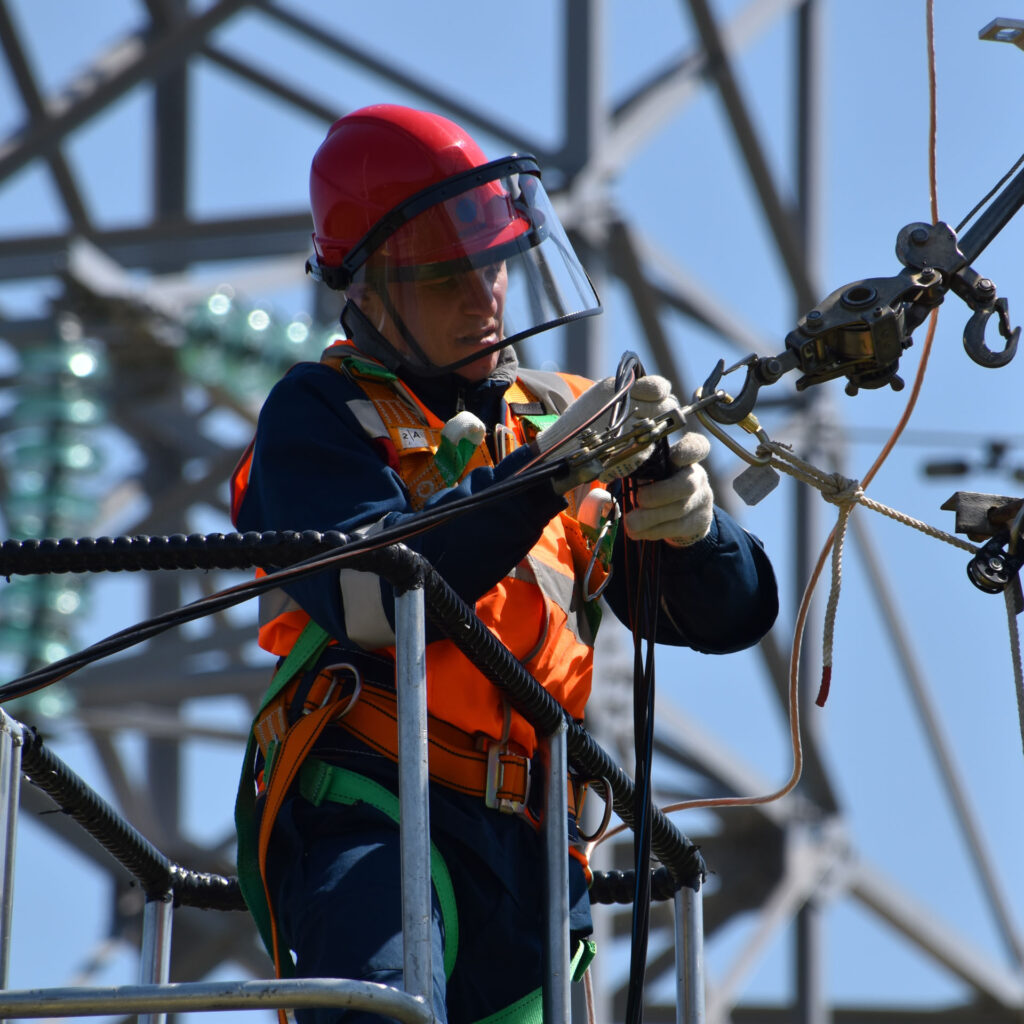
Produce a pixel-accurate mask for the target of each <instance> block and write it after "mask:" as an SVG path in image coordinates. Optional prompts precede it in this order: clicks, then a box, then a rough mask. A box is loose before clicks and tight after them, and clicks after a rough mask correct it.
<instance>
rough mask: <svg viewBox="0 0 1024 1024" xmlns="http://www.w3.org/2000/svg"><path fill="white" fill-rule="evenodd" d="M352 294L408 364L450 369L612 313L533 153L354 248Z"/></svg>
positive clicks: (399, 216)
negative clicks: (604, 306)
mask: <svg viewBox="0 0 1024 1024" xmlns="http://www.w3.org/2000/svg"><path fill="white" fill-rule="evenodd" d="M345 263H346V264H347V269H348V270H349V272H350V274H351V284H350V285H349V286H348V287H347V289H346V291H347V293H348V297H349V298H350V299H352V300H353V301H354V302H356V304H357V305H358V306H359V307H360V309H361V311H362V312H363V314H364V315H365V316H366V318H367V319H368V320H369V321H370V323H371V324H372V325H373V326H374V327H375V328H376V329H377V331H378V333H379V334H381V335H382V336H383V337H384V339H385V340H386V341H387V342H388V343H389V344H390V345H391V346H392V347H393V348H394V349H395V350H396V351H397V352H398V353H399V354H400V355H401V357H402V358H403V360H404V361H405V362H406V364H407V365H409V366H410V367H412V368H413V369H414V370H416V371H417V372H420V373H423V374H439V373H448V372H450V371H453V370H456V369H459V368H460V367H465V366H467V364H470V363H475V361H476V360H481V364H480V365H481V366H485V367H486V366H487V365H489V364H488V361H487V360H485V358H484V357H488V356H490V357H491V360H490V362H492V363H493V362H495V361H496V358H497V357H496V355H492V354H494V353H497V351H498V350H499V349H502V348H504V347H505V346H507V345H514V344H516V342H519V341H522V340H523V339H525V338H528V337H530V336H531V335H534V334H538V333H539V332H541V331H546V330H548V329H549V328H551V327H557V326H558V325H559V324H564V323H567V322H569V321H571V320H576V319H579V318H580V317H585V316H593V315H594V314H596V313H599V312H600V311H601V303H600V300H599V299H598V297H597V294H596V293H595V291H594V288H593V285H592V284H591V283H590V279H589V278H588V277H587V274H586V271H584V269H583V267H582V266H581V265H580V262H579V260H578V259H577V257H576V254H575V252H574V251H573V249H572V246H571V245H570V243H569V240H568V238H567V237H566V234H565V231H564V230H563V228H562V225H561V224H560V223H559V220H558V217H557V216H556V214H555V211H554V209H553V208H552V206H551V202H550V200H549V199H548V196H547V194H546V193H545V191H544V186H543V185H542V184H541V182H540V172H539V170H538V168H537V164H536V163H535V162H534V161H533V160H532V159H531V158H529V157H509V158H506V159H504V160H497V161H494V162H493V163H490V164H486V165H484V166H483V167H478V168H475V169H473V170H472V171H468V172H465V173H463V174H460V175H456V176H454V177H452V178H449V179H447V180H445V181H444V182H441V183H440V184H438V185H436V186H434V187H432V188H430V189H428V190H426V191H425V192H422V193H419V194H418V195H416V196H413V197H412V198H411V199H410V200H408V201H407V202H406V203H404V204H402V206H400V207H398V208H397V209H396V210H394V211H392V213H391V214H389V215H388V216H387V217H386V218H385V219H384V220H383V221H381V222H380V223H379V224H378V225H377V226H376V227H375V228H374V229H373V231H371V232H370V233H369V234H368V235H367V236H366V238H364V239H363V240H362V241H361V242H360V244H359V245H358V246H356V248H355V249H354V250H353V251H352V252H351V253H350V254H349V256H348V258H347V259H346V261H345Z"/></svg>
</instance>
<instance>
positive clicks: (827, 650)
mask: <svg viewBox="0 0 1024 1024" xmlns="http://www.w3.org/2000/svg"><path fill="white" fill-rule="evenodd" d="M757 454H758V455H760V456H761V457H765V456H768V457H770V458H771V462H772V465H773V466H775V467H776V468H777V469H780V470H782V471H783V472H784V473H788V474H789V475H790V476H792V477H795V478H796V479H797V480H801V481H802V482H804V483H806V484H809V485H810V486H811V487H814V488H815V489H817V490H818V491H820V492H821V496H822V497H823V498H824V499H825V500H826V501H828V502H830V503H831V504H833V505H837V506H838V507H839V518H838V521H837V522H836V528H835V540H834V543H833V545H832V583H831V586H830V588H829V594H828V602H827V604H826V606H825V622H824V627H823V633H822V641H821V660H822V686H823V688H825V690H826V692H827V687H828V685H829V683H830V680H831V675H832V648H833V643H834V639H835V623H836V612H837V610H838V608H839V591H840V589H841V587H842V580H843V546H844V543H845V540H846V528H847V526H848V525H849V521H850V515H851V513H852V512H853V508H854V506H855V505H863V506H864V507H865V508H869V509H871V510H872V511H874V512H878V513H880V514H881V515H884V516H888V517H889V518H890V519H894V520H895V521H896V522H898V523H903V524H904V525H905V526H910V527H913V528H914V529H915V530H919V531H920V532H922V533H925V534H927V535H928V536H929V537H934V538H936V539H937V540H942V541H945V542H946V543H947V544H952V545H953V546H954V547H957V548H960V549H961V550H964V551H970V552H971V553H972V554H973V553H974V552H976V551H977V550H978V549H977V548H976V547H975V546H974V545H973V544H970V543H968V542H967V541H964V540H961V539H960V538H959V537H957V536H954V535H953V534H951V533H946V532H945V531H944V530H939V529H937V528H936V527H934V526H930V525H929V524H928V523H925V522H923V521H921V520H920V519H915V518H914V517H913V516H908V515H907V514H906V513H904V512H899V511H897V510H896V509H894V508H890V507H889V506H888V505H883V504H882V503H881V502H879V501H875V500H874V499H873V498H869V497H868V496H867V495H866V494H865V493H864V490H863V488H862V487H861V486H860V483H859V482H858V481H856V480H850V479H849V478H847V477H845V476H843V475H842V474H841V473H826V472H824V471H823V470H821V469H819V468H818V467H817V466H815V465H813V464H812V463H810V462H806V461H805V460H804V459H801V458H800V457H799V456H798V455H796V454H795V453H794V452H793V449H792V448H791V447H790V446H789V445H787V444H782V443H781V442H779V441H772V440H770V439H765V438H763V437H762V441H761V444H760V445H758V448H757ZM1014 625H1015V626H1016V622H1015V623H1014ZM1021 689H1022V687H1021V684H1018V695H1019V696H1018V703H1019V704H1020V705H1021V723H1022V725H1021V738H1022V743H1024V697H1022V696H1020V693H1021Z"/></svg>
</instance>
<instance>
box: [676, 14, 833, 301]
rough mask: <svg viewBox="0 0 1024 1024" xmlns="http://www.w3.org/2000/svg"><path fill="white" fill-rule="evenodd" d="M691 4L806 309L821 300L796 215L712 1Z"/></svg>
mask: <svg viewBox="0 0 1024 1024" xmlns="http://www.w3.org/2000/svg"><path fill="white" fill-rule="evenodd" d="M687 2H688V3H689V5H690V11H691V12H692V14H693V19H694V22H695V24H696V26H697V31H698V32H699V33H700V37H701V39H702V41H703V44H704V49H705V51H706V53H707V55H708V73H709V74H710V75H712V76H713V77H714V80H715V82H716V84H717V85H718V91H719V94H720V95H721V97H722V102H723V104H724V105H725V108H726V112H727V114H728V116H729V122H730V124H731V125H732V128H733V132H734V134H735V136H736V141H737V143H738V144H739V147H740V150H741V152H742V153H743V157H744V160H745V161H746V164H747V168H748V170H749V171H750V177H751V180H752V182H753V185H754V188H755V189H756V191H757V194H758V197H759V198H760V200H761V205H762V207H763V208H764V213H765V217H766V218H767V220H768V225H769V227H770V229H771V232H772V234H773V236H774V237H775V244H776V245H777V246H778V250H779V255H780V257H781V258H782V262H783V264H784V266H785V268H786V272H787V273H788V275H789V279H790V282H791V283H792V286H793V291H794V292H795V293H796V298H797V303H798V304H799V306H800V307H801V308H802V309H807V308H809V307H810V306H812V305H813V304H814V303H815V301H817V298H818V296H817V294H816V292H815V289H814V287H813V285H812V283H811V277H810V273H809V271H808V268H807V262H806V252H805V249H804V247H803V246H802V245H801V244H800V242H799V239H798V238H797V233H796V230H795V228H796V222H795V211H794V209H793V208H792V206H791V204H789V203H787V202H786V201H785V200H784V199H783V198H782V196H781V194H780V193H779V191H778V188H777V187H776V185H775V183H774V180H773V175H772V172H771V168H770V167H769V166H768V159H767V157H766V156H765V153H764V148H763V147H762V145H761V143H760V141H759V139H758V134H757V129H756V128H755V126H754V119H753V118H752V117H751V115H750V112H749V110H748V109H747V105H746V103H745V101H744V99H743V96H742V94H741V92H740V87H739V83H738V82H737V80H736V76H735V75H734V73H733V70H732V63H731V59H730V54H729V51H728V50H727V48H726V43H725V40H724V38H723V36H722V33H721V31H720V30H719V28H718V25H717V24H716V22H715V18H714V15H713V14H712V12H711V9H710V7H709V5H708V3H707V0H687Z"/></svg>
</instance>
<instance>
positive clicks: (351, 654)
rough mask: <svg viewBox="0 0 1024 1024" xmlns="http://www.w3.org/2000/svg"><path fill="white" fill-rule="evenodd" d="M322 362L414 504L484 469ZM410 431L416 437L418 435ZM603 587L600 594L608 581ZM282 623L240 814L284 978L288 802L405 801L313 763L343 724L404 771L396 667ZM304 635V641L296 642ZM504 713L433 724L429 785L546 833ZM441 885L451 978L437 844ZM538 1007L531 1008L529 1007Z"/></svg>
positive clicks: (319, 632)
mask: <svg viewBox="0 0 1024 1024" xmlns="http://www.w3.org/2000/svg"><path fill="white" fill-rule="evenodd" d="M322 361H323V362H325V363H327V364H328V365H332V366H334V368H335V369H338V370H339V371H341V372H343V373H346V375H348V376H349V377H350V378H352V379H355V380H357V382H358V385H359V387H360V389H361V390H362V391H363V392H364V394H366V396H367V399H368V401H366V402H365V403H363V404H362V405H361V406H360V405H358V403H350V408H351V407H352V405H353V404H355V409H354V410H353V411H355V412H356V414H357V418H359V420H360V422H361V424H362V425H363V427H364V429H365V430H366V431H367V434H368V436H370V438H371V440H372V441H373V442H374V443H375V446H376V447H377V448H378V450H379V451H380V454H381V456H382V458H383V459H384V460H385V461H386V462H387V463H388V464H389V465H391V466H392V468H394V469H395V470H396V471H398V472H400V474H401V476H402V478H403V481H405V482H406V484H407V486H408V487H409V490H410V494H411V495H412V502H413V506H414V507H417V508H418V507H420V506H421V505H422V504H423V502H424V501H425V500H426V499H427V498H428V497H429V496H430V494H432V493H434V491H436V490H440V489H442V488H445V487H449V486H452V484H453V483H456V482H457V481H458V480H459V479H461V478H462V477H463V476H465V474H466V473H468V472H470V471H471V470H472V469H473V468H475V467H476V466H477V465H486V464H490V460H489V458H488V455H487V452H486V447H485V446H484V445H479V446H476V445H470V446H466V445H459V444H454V445H452V444H449V445H447V446H445V445H444V443H443V442H444V440H445V438H443V437H441V435H440V432H439V430H438V429H437V427H436V426H435V425H432V424H431V423H430V422H429V420H430V419H431V418H432V417H430V416H429V414H428V413H427V411H426V410H425V409H423V407H422V406H420V412H421V413H422V416H423V417H424V418H426V420H427V422H423V421H422V419H421V420H420V421H417V422H416V423H414V424H411V423H410V406H409V398H410V397H413V396H410V394H409V393H408V391H407V389H404V387H403V388H401V393H400V394H396V390H397V378H395V375H394V374H391V373H390V372H389V371H387V370H385V369H384V368H383V367H380V366H379V364H376V363H373V362H372V361H367V360H365V358H361V357H359V356H357V355H355V354H354V353H353V350H352V349H351V348H350V347H349V346H346V345H344V344H342V345H336V346H332V347H331V348H329V349H328V350H327V352H325V354H324V357H323V359H322ZM571 397H572V395H571V394H570V395H568V396H567V398H568V399H571ZM506 400H507V401H508V402H509V404H510V405H513V406H514V407H515V408H516V417H517V420H519V421H523V422H525V423H526V424H527V429H528V430H530V431H536V430H539V429H542V428H543V427H544V426H545V425H547V423H548V422H550V421H551V420H553V419H554V418H555V416H556V415H557V413H554V414H552V413H549V412H547V411H546V408H545V405H544V404H542V403H539V402H538V401H537V400H536V398H535V397H534V396H533V395H532V394H531V393H530V392H529V391H527V390H526V389H525V387H523V385H522V384H521V383H520V382H519V381H516V382H515V383H514V384H513V385H511V387H510V389H509V391H508V392H507V393H506ZM417 405H418V403H417ZM506 429H507V428H506ZM411 431H416V432H418V433H417V434H416V436H410V432H411ZM522 439H523V438H522V435H521V434H520V435H519V436H518V437H516V438H514V443H513V447H514V446H516V444H518V443H522ZM410 446H411V447H413V448H414V449H416V451H415V453H414V454H415V457H414V458H412V459H410V458H409V453H408V451H403V449H409V448H410ZM399 452H402V456H401V457H400V456H399ZM251 461H252V448H251V446H250V450H249V451H248V452H247V453H246V455H245V456H243V459H242V461H241V462H240V463H239V467H238V468H237V469H236V472H235V475H234V477H233V479H232V489H233V506H234V509H235V511H236V512H237V508H238V506H239V505H240V503H241V499H242V497H243V496H244V491H245V487H246V486H247V483H248V474H249V469H250V466H251ZM572 524H575V526H574V527H573V526H572ZM570 527H571V528H570V530H569V532H571V533H573V538H572V539H571V540H570V542H569V546H570V548H573V547H574V546H575V547H580V549H581V550H580V551H578V552H577V551H575V550H574V551H573V560H574V564H575V563H578V562H579V561H580V560H581V559H588V560H589V562H590V565H589V568H588V574H589V572H590V571H593V570H594V569H595V568H596V570H597V573H598V576H599V577H600V578H603V576H604V575H605V573H606V572H607V562H608V560H609V558H610V545H601V546H602V547H604V548H605V550H604V551H603V552H602V555H601V558H599V559H595V558H594V557H593V555H592V551H591V548H590V542H589V541H588V539H587V538H586V537H584V536H583V533H582V532H581V531H580V530H579V526H578V524H576V522H575V518H574V517H573V518H572V520H571V523H570ZM583 564H584V565H586V564H587V563H586V562H584V563H583ZM580 568H581V566H580V565H579V564H575V569H574V571H575V572H579V571H580ZM597 582H598V585H599V584H600V579H598V581H597ZM282 621H283V622H284V624H285V626H286V629H287V630H290V631H292V634H291V637H290V638H289V639H288V645H289V649H288V650H287V653H286V654H285V655H284V656H283V657H282V659H281V660H280V662H279V664H278V668H277V670H276V672H275V674H274V676H273V679H272V680H271V684H270V687H269V688H268V690H267V692H266V694H265V695H264V697H263V699H262V701H261V702H260V706H259V709H258V711H257V713H256V716H255V718H254V720H253V724H252V730H251V733H250V738H249V743H248V746H247V749H246V754H245V760H244V762H243V767H242V776H241V779H240V783H239V790H238V797H237V800H236V806H235V822H236V828H237V831H238V873H239V884H240V887H241V889H242V893H243V896H244V898H245V901H246V903H247V905H248V906H249V908H250V910H251V912H252V914H253V917H254V919H255V921H256V924H257V927H258V928H259V931H260V935H261V937H262V939H263V941H264V944H265V945H266V947H267V950H268V952H269V953H270V954H271V956H272V957H273V960H274V966H275V970H276V972H277V975H278V976H279V977H282V976H290V975H291V974H292V972H293V965H292V960H291V956H290V954H289V952H288V950H287V949H286V948H284V947H283V945H282V942H281V937H280V935H279V932H278V926H277V921H276V918H275V915H274V913H273V908H272V899H271V896H270V891H269V887H268V882H267V872H266V868H267V855H268V851H269V846H270V837H271V834H272V832H273V827H274V822H275V820H276V818H277V815H278V813H279V812H280V810H281V807H282V806H283V804H284V802H285V799H286V798H287V796H288V795H289V793H290V792H293V791H295V790H296V789H297V791H298V792H299V793H301V794H302V796H303V797H305V798H306V799H307V800H309V801H310V802H312V803H313V804H315V805H319V804H320V803H322V802H323V801H325V800H326V801H329V802H334V803H341V804H354V803H365V804H368V805H370V806H373V807H375V808H377V809H378V810H379V811H380V812H381V813H383V814H384V815H386V816H387V817H389V818H391V819H392V820H395V821H397V820H398V798H397V797H396V796H395V795H394V794H393V793H392V792H391V791H390V790H389V789H387V788H386V787H384V786H382V785H381V784H380V783H377V782H375V781H374V780H372V779H368V778H366V777H364V776H362V775H359V774H358V773H356V772H353V771H350V770H348V769H346V768H343V767H341V766H340V765H336V764H332V763H329V762H328V761H325V760H322V759H320V758H317V757H315V756H312V755H313V751H314V748H315V746H316V744H317V741H318V740H319V739H320V738H321V736H322V735H323V732H324V730H325V729H326V728H327V727H328V726H330V725H333V726H337V727H340V728H341V729H343V730H345V731H346V732H347V733H349V734H350V735H352V736H354V737H355V738H356V739H358V740H359V741H361V742H362V743H363V744H365V745H366V746H367V747H369V748H370V749H372V750H374V751H376V752H377V753H380V754H383V755H384V756H386V757H387V758H389V759H390V760H391V761H393V762H396V763H397V759H398V754H397V750H398V741H397V704H396V695H395V692H394V689H393V671H394V664H393V661H391V660H388V659H387V658H385V657H380V656H378V655H375V654H371V653H368V652H363V651H356V650H348V649H346V650H341V649H339V648H338V647H336V646H334V645H332V643H331V637H330V636H329V635H328V633H327V632H326V631H325V630H323V629H322V628H321V627H320V626H318V625H316V623H314V622H313V621H312V620H311V619H310V618H309V617H308V616H307V615H305V613H303V612H301V610H298V609H296V608H290V609H287V610H286V611H285V612H284V613H283V618H282ZM594 628H595V629H596V623H594ZM296 631H297V633H298V635H297V638H295V639H292V637H294V636H295V632H296ZM261 643H263V635H262V630H261ZM265 646H266V645H265ZM503 707H504V722H503V728H502V729H501V737H500V738H499V739H497V740H495V738H494V737H493V736H492V735H490V734H488V733H486V732H476V733H470V732H467V731H464V730H463V729H460V728H458V727H456V726H455V725H453V724H451V723H449V722H448V721H446V720H444V719H442V718H439V717H437V716H436V715H428V743H429V771H430V777H431V779H432V780H433V781H435V782H437V783H440V784H441V785H444V786H446V787H448V788H450V789H452V790H454V791H456V792H459V793H464V794H468V795H472V796H478V797H480V798H481V799H483V801H484V803H485V805H486V806H488V807H490V808H493V809H495V810H498V811H501V812H505V813H517V814H520V815H522V816H524V817H525V818H526V819H527V820H528V821H530V822H531V824H533V825H534V826H535V827H537V826H539V820H538V818H537V816H536V815H535V814H534V813H533V812H532V811H531V810H530V806H529V797H530V782H531V774H530V765H531V761H530V757H529V753H528V751H527V749H526V748H524V747H523V746H522V745H520V744H518V743H517V742H516V741H515V739H514V738H512V737H511V736H510V731H511V725H512V716H513V712H512V711H511V708H510V707H509V705H508V703H507V701H505V702H503ZM260 765H261V766H262V767H260ZM254 776H255V777H254ZM584 788H585V787H584V785H582V784H580V783H579V781H578V780H576V779H575V778H572V777H571V778H570V785H569V787H568V791H569V807H568V812H569V814H570V815H572V816H573V817H574V818H575V816H576V815H577V812H578V807H579V805H580V803H581V801H582V797H583V792H584ZM570 853H571V855H573V856H574V857H575V858H576V859H577V860H579V861H580V863H581V864H582V866H583V868H584V871H585V873H586V876H587V879H588V882H589V879H590V871H589V866H588V865H587V863H586V859H585V857H584V856H583V854H582V851H580V850H579V849H577V848H576V847H575V846H572V845H571V846H570ZM431 879H432V882H433V885H434V890H435V893H436V894H437V898H438V902H439V905H440V907H441V912H442V917H443V920H444V925H445V936H446V941H445V952H444V964H445V974H446V976H447V975H450V973H451V971H452V969H453V967H454V964H455V959H456V955H457V950H458V916H457V912H456V907H455V896H454V889H453V887H452V883H451V878H450V876H449V874H448V869H447V867H446V865H445V863H444V860H443V858H442V857H441V855H440V853H439V852H438V850H437V848H436V846H434V845H433V844H431ZM592 957H593V945H592V943H584V944H582V945H581V949H580V955H579V956H578V957H576V959H575V962H574V973H578V975H579V976H582V973H583V972H584V971H585V970H586V967H587V965H588V964H589V962H590V960H591V959H592ZM534 1002H535V1000H533V999H531V1003H530V1005H531V1007H532V1006H533V1004H534Z"/></svg>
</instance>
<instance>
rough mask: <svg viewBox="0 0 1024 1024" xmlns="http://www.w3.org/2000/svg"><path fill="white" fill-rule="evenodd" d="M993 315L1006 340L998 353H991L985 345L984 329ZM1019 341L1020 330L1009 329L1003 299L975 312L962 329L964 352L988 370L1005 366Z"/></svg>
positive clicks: (1006, 309)
mask: <svg viewBox="0 0 1024 1024" xmlns="http://www.w3.org/2000/svg"><path fill="white" fill-rule="evenodd" d="M993 313H997V314H998V315H999V333H1000V334H1001V335H1002V336H1003V338H1005V339H1006V346H1005V347H1004V348H1003V349H1002V351H1000V352H993V351H992V349H990V348H989V347H988V345H987V344H986V343H985V327H986V325H987V324H988V321H989V317H991V316H992V314H993ZM1019 340H1020V328H1019V327H1017V328H1014V329H1011V327H1010V314H1009V311H1008V308H1007V304H1006V299H1005V298H999V299H996V300H995V302H993V303H992V305H991V306H984V307H982V308H981V309H978V310H976V311H975V313H974V315H973V316H972V317H971V319H970V320H968V321H967V326H966V327H965V328H964V350H965V351H966V352H967V354H968V355H969V356H970V357H971V359H973V360H974V361H975V362H976V363H977V364H978V365H979V366H987V367H989V368H990V369H998V368H999V367H1000V366H1006V364H1007V363H1008V362H1009V361H1010V360H1011V359H1013V357H1014V356H1015V355H1016V354H1017V342H1018V341H1019Z"/></svg>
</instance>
